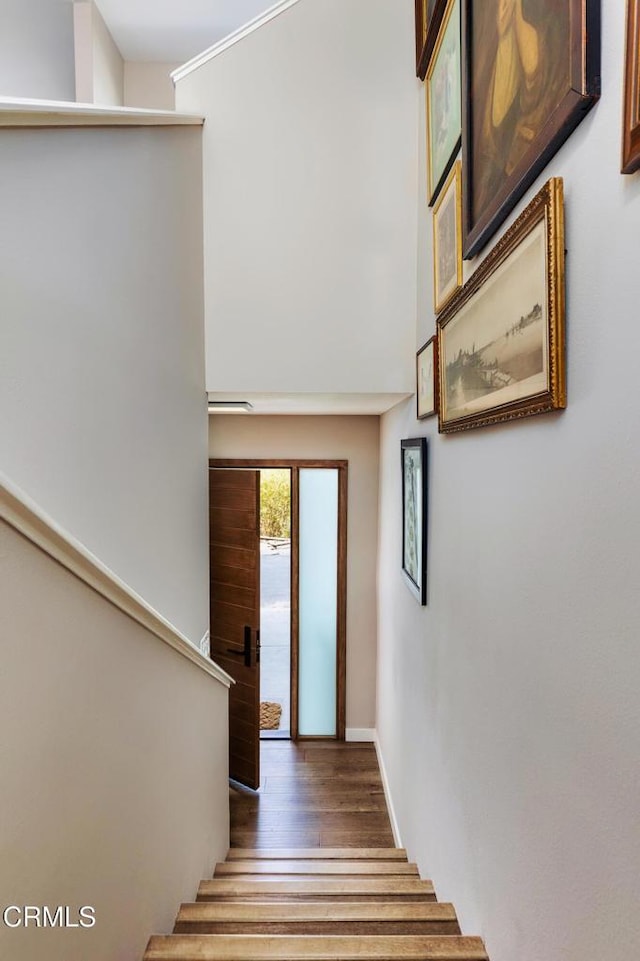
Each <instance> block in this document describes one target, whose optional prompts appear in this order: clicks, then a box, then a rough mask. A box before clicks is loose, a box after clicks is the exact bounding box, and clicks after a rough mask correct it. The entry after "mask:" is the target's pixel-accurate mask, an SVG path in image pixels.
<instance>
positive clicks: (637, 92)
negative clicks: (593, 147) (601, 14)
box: [622, 0, 640, 174]
mask: <svg viewBox="0 0 640 961" xmlns="http://www.w3.org/2000/svg"><path fill="white" fill-rule="evenodd" d="M625 63H626V66H625V80H624V120H623V136H622V173H623V174H630V173H633V171H634V170H638V169H639V168H640V0H627V50H626V56H625Z"/></svg>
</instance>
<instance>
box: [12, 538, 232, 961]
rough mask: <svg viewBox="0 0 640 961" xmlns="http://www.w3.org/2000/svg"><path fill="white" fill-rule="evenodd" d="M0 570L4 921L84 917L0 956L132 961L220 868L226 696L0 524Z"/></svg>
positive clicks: (30, 960) (23, 936) (25, 935)
mask: <svg viewBox="0 0 640 961" xmlns="http://www.w3.org/2000/svg"><path fill="white" fill-rule="evenodd" d="M0 567H1V569H2V574H1V576H0V608H1V610H2V671H1V672H0V692H1V696H0V731H1V732H2V734H1V736H0V758H1V762H2V763H1V764H0V791H1V793H2V829H1V831H0V849H1V851H2V857H0V888H1V889H2V899H3V900H2V909H3V910H4V908H5V907H7V906H9V905H20V906H22V905H25V904H26V905H38V906H40V907H41V908H42V907H44V906H45V905H46V906H47V907H49V908H50V910H51V911H52V913H53V912H55V910H56V907H57V906H58V905H65V906H66V905H68V906H69V908H70V911H71V920H72V921H75V922H77V920H78V918H77V911H78V909H79V908H80V907H81V906H83V905H90V906H91V907H93V908H95V912H96V915H95V916H96V924H95V927H93V928H91V929H87V930H82V929H78V930H74V929H51V928H49V929H46V930H44V929H38V928H36V927H33V926H31V927H29V928H28V929H25V928H24V927H22V928H16V929H14V930H10V929H9V928H8V927H6V926H5V925H4V924H2V925H0V955H1V956H2V957H3V958H11V959H12V961H84V959H87V958H91V961H113V959H114V958H121V959H123V961H124V959H127V961H135V959H139V958H141V957H142V954H143V951H144V948H145V945H146V942H147V939H148V938H149V936H150V935H151V934H153V933H166V932H169V931H171V929H172V927H173V922H174V920H175V915H176V912H177V910H178V907H179V905H180V903H181V902H182V901H185V900H186V901H190V900H193V899H194V897H195V894H196V890H197V885H198V881H199V880H200V879H201V878H204V877H210V876H211V873H212V869H213V864H214V863H215V861H216V860H217V859H218V860H219V859H222V858H224V856H225V854H226V850H227V847H228V838H229V835H228V823H229V813H228V792H229V789H228V782H227V745H226V731H227V690H226V688H225V687H223V686H222V685H221V684H220V683H219V682H217V681H215V680H213V679H212V678H211V677H209V676H208V675H207V674H205V673H204V672H203V671H201V670H199V669H198V668H197V667H195V666H194V665H193V664H190V663H189V662H188V661H187V660H185V658H183V657H181V656H180V655H179V654H177V653H176V652H175V651H172V650H171V649H170V648H169V647H168V646H166V645H165V644H163V643H162V642H161V641H159V640H158V639H157V638H155V637H154V636H153V635H151V634H150V633H149V632H148V631H146V630H145V629H144V628H143V627H141V626H139V625H138V624H136V623H134V622H133V621H132V620H130V619H129V618H128V617H127V616H126V615H125V614H123V613H121V612H120V611H119V610H117V609H116V608H115V607H114V606H112V605H111V604H110V603H108V602H107V601H106V600H104V598H102V597H100V596H99V595H98V594H97V593H96V592H94V591H93V590H92V589H90V588H89V587H87V586H86V585H85V584H83V583H82V582H81V581H80V580H79V579H77V578H76V577H74V576H73V575H72V574H70V573H69V572H68V571H66V570H65V569H64V568H63V567H61V566H60V565H59V564H57V563H56V562H55V561H53V560H52V559H51V558H50V557H48V556H47V555H46V554H45V553H44V552H43V551H41V550H40V549H39V548H37V547H35V546H34V545H33V544H32V543H30V542H29V541H28V540H26V538H24V537H23V536H21V535H20V534H18V533H17V532H16V531H15V530H13V529H12V528H10V527H9V526H8V525H7V524H5V523H3V522H0ZM9 917H10V920H11V921H12V922H15V920H16V915H15V912H13V913H11V914H10V916H9Z"/></svg>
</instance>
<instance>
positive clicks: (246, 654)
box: [227, 624, 251, 667]
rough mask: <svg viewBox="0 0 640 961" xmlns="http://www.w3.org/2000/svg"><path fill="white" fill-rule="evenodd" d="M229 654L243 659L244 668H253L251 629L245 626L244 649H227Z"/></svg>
mask: <svg viewBox="0 0 640 961" xmlns="http://www.w3.org/2000/svg"><path fill="white" fill-rule="evenodd" d="M227 654H232V655H233V656H234V657H243V658H244V666H245V667H251V628H250V627H249V626H248V625H247V624H245V626H244V648H243V650H241V651H236V650H235V648H233V647H228V648H227Z"/></svg>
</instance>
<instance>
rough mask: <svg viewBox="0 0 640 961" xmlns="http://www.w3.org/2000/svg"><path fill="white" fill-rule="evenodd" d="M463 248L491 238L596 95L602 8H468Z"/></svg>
mask: <svg viewBox="0 0 640 961" xmlns="http://www.w3.org/2000/svg"><path fill="white" fill-rule="evenodd" d="M463 11H464V15H463V23H464V26H463V49H464V56H463V71H464V77H463V122H462V153H463V156H464V158H465V160H464V169H463V179H464V190H463V195H464V209H463V230H464V236H463V248H464V256H465V258H466V259H469V258H471V257H473V256H475V254H477V253H478V251H479V250H481V249H482V248H483V247H484V246H485V245H486V243H487V241H488V240H489V239H490V238H491V237H492V236H493V234H494V233H495V232H496V230H497V228H498V227H499V226H500V224H502V223H503V222H504V220H505V218H506V217H507V216H508V214H509V213H510V212H511V210H512V209H513V207H514V206H515V204H516V203H517V202H518V200H520V198H521V197H522V196H523V194H524V193H525V191H526V190H527V189H528V188H529V187H530V186H531V184H532V183H533V182H534V180H535V179H536V177H537V176H538V174H539V173H540V172H541V171H542V170H543V168H544V167H545V166H546V165H547V163H548V162H549V161H550V160H551V158H552V157H553V155H554V154H555V153H556V151H557V150H558V149H559V148H560V147H561V146H562V144H563V143H564V142H565V140H566V139H567V138H568V137H569V136H570V134H571V133H572V131H573V130H575V128H576V127H577V126H578V124H579V123H580V122H581V121H582V119H583V118H584V117H585V116H586V114H587V113H588V112H589V110H590V109H591V108H592V107H593V105H594V104H595V103H596V101H597V100H598V98H599V96H600V0H493V2H491V3H487V0H463Z"/></svg>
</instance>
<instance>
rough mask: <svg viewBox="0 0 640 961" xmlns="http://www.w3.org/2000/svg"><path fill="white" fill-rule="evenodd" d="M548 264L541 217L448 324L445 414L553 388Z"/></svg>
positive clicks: (482, 408)
mask: <svg viewBox="0 0 640 961" xmlns="http://www.w3.org/2000/svg"><path fill="white" fill-rule="evenodd" d="M545 264H546V256H545V225H544V221H541V222H540V223H539V224H538V225H537V227H536V228H535V229H534V230H533V231H532V233H531V234H530V235H529V236H528V237H526V238H525V240H524V241H523V242H522V244H520V246H519V247H518V249H517V250H516V251H515V252H514V254H513V255H512V256H511V257H510V258H508V259H507V260H506V261H505V262H504V263H503V264H502V265H501V266H500V267H499V268H498V269H497V270H496V271H495V273H494V274H493V275H492V276H491V277H490V278H489V279H488V280H487V282H486V283H485V284H484V285H483V286H482V287H481V289H480V290H479V291H478V293H477V294H476V295H475V297H473V298H471V299H470V300H469V301H468V302H467V303H466V304H465V306H464V307H462V309H461V310H460V311H459V313H458V314H457V315H456V316H455V317H454V318H453V319H452V320H451V322H450V323H449V324H447V326H446V327H445V328H444V330H443V331H442V333H441V364H442V369H443V378H444V383H443V387H444V396H443V398H442V403H443V413H444V420H445V421H448V420H455V419H457V418H459V417H464V416H465V415H467V414H472V413H478V412H482V411H487V410H489V409H492V408H495V407H496V406H497V405H502V404H509V403H512V402H513V401H517V400H520V399H522V398H523V397H530V396H531V395H534V394H538V393H542V392H544V391H546V390H547V389H548V384H549V376H548V363H547V357H548V316H547V281H546V270H545Z"/></svg>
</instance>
